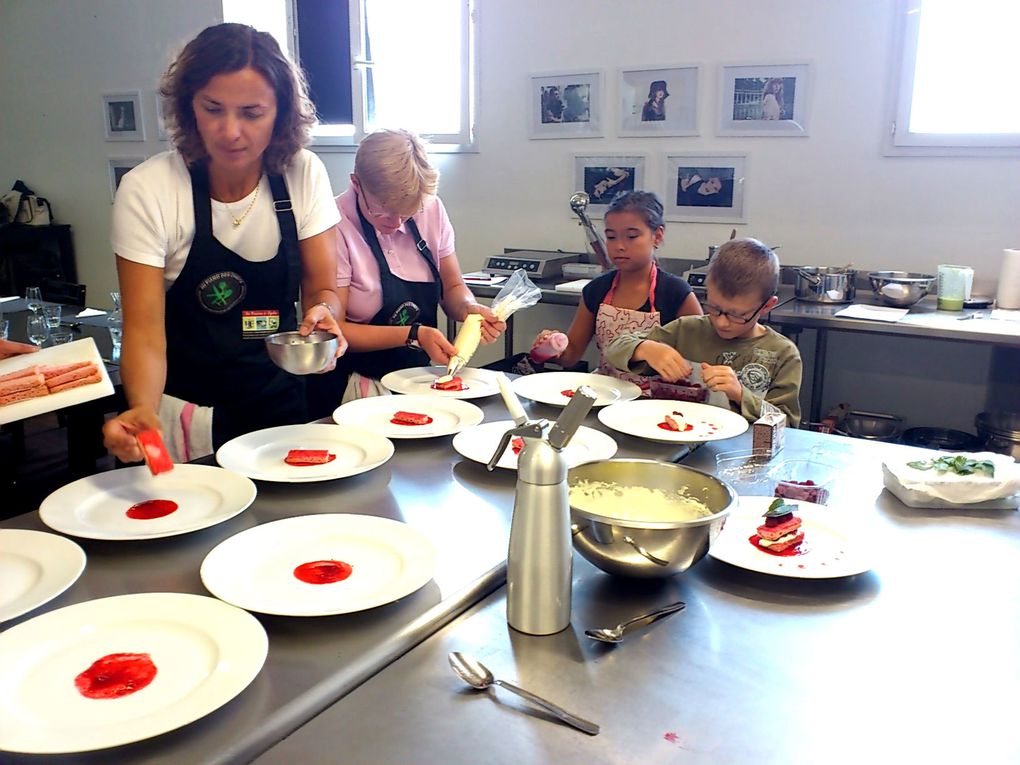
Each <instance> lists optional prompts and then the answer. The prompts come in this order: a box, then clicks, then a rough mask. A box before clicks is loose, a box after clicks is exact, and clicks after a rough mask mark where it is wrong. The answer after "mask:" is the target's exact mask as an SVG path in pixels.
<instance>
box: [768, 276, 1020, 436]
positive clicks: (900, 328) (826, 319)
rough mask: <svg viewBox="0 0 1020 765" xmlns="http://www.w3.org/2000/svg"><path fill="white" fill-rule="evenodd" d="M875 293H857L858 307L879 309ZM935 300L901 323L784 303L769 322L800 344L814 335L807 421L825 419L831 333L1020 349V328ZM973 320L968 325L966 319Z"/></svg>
mask: <svg viewBox="0 0 1020 765" xmlns="http://www.w3.org/2000/svg"><path fill="white" fill-rule="evenodd" d="M879 302H880V301H879V300H878V299H877V298H876V297H875V295H874V293H872V292H858V293H857V298H856V299H855V300H854V303H860V304H864V305H878V304H879ZM937 303H938V301H937V299H936V297H935V296H934V295H929V296H927V297H925V298H923V299H922V300H921V301H920V302H918V303H916V304H915V305H913V306H911V307H910V312H909V313H907V315H906V316H904V317H903V318H902V319H900V320H899V321H896V322H888V321H869V320H867V319H850V318H845V317H842V316H836V315H835V314H836V312H837V311H841V310H842V309H844V308H846V307H847V305H848V304H846V303H811V302H806V301H800V300H790V301H787V302H784V303H781V304H780V305H778V306H777V307H776V308H774V309H773V310H772V312H771V313H770V314H769V316H768V323H769V324H771V325H772V326H774V327H776V328H777V329H779V330H780V331H781V332H783V333H784V334H786V335H789V336H791V337H793V338H794V339H796V338H797V337H798V336H799V334H800V332H801V330H804V329H813V330H815V347H814V366H813V369H812V376H811V402H810V404H809V406H808V408H807V416H808V419H809V420H810V421H812V422H817V421H818V420H819V419H820V417H821V415H822V411H821V409H822V395H823V389H824V385H825V360H826V359H825V357H826V352H827V348H828V333H829V332H830V331H832V332H857V333H865V334H872V335H894V336H897V337H905V338H916V339H938V340H950V341H955V342H967V343H982V344H984V345H993V346H998V347H1002V348H1013V349H1020V323H1017V322H1005V321H993V320H991V319H988V318H985V317H987V314H988V310H987V309H982V310H979V311H975V310H967V311H940V310H938V307H937ZM967 316H970V317H972V318H970V319H969V320H967V321H960V319H961V318H963V317H967Z"/></svg>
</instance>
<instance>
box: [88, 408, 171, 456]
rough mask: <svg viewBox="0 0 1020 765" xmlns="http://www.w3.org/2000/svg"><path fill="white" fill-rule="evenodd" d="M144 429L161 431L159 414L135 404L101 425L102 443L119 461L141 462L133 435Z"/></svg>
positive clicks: (139, 448) (140, 451) (140, 454)
mask: <svg viewBox="0 0 1020 765" xmlns="http://www.w3.org/2000/svg"><path fill="white" fill-rule="evenodd" d="M145 430H156V431H159V432H160V433H161V434H162V432H163V428H162V426H161V425H160V422H159V416H158V415H157V414H156V412H155V411H153V410H152V408H150V407H147V406H136V407H134V408H133V409H128V410H127V411H126V412H122V413H121V414H119V415H117V416H116V417H114V418H113V419H112V420H108V421H107V422H106V424H105V425H103V445H104V446H105V447H106V448H107V449H109V450H110V453H111V454H113V456H114V457H116V458H117V459H119V460H120V461H121V462H141V460H142V450H141V447H139V446H138V441H136V440H135V437H136V436H137V435H138V434H139V433H141V432H142V431H145Z"/></svg>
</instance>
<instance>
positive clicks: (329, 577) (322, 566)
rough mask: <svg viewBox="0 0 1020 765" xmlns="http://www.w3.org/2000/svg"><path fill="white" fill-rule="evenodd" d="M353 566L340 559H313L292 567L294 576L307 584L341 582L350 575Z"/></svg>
mask: <svg viewBox="0 0 1020 765" xmlns="http://www.w3.org/2000/svg"><path fill="white" fill-rule="evenodd" d="M352 571H354V567H353V566H352V565H351V564H350V563H344V562H343V561H342V560H313V561H309V562H308V563H302V564H301V565H300V566H298V567H297V568H296V569H294V576H295V577H297V578H298V579H300V580H301V581H302V582H305V583H307V584H332V583H333V582H342V581H343V580H344V579H346V578H347V577H349V576H350V575H351V572H352Z"/></svg>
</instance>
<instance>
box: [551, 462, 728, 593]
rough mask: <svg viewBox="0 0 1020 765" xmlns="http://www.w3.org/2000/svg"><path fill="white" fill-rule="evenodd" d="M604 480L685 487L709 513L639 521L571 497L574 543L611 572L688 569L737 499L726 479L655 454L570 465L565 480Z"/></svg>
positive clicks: (637, 574) (627, 573) (649, 574)
mask: <svg viewBox="0 0 1020 765" xmlns="http://www.w3.org/2000/svg"><path fill="white" fill-rule="evenodd" d="M582 480H588V481H605V482H607V483H611V484H616V485H618V486H624V487H626V486H641V487H646V488H651V489H662V490H664V491H667V492H672V491H676V490H677V489H681V488H684V487H686V489H687V496H690V497H693V498H695V499H699V500H701V501H702V502H704V503H705V505H706V506H707V507H708V509H709V510H710V511H711V512H712V514H711V515H708V516H705V517H703V518H697V519H695V520H689V521H651V520H649V521H643V520H630V519H621V518H614V517H610V516H606V515H601V514H598V513H594V512H590V511H588V510H584V509H582V508H579V507H576V506H574V505H573V503H571V507H570V520H571V523H572V526H573V532H574V549H576V550H577V551H578V552H579V553H580V554H581V555H582V556H584V558H585V559H586V560H588V561H589V562H590V563H592V564H594V565H596V566H598V567H599V568H600V569H602V570H603V571H605V572H606V573H609V574H617V575H619V576H629V577H642V578H653V577H665V576H673V575H674V574H679V573H680V572H682V571H686V570H687V569H688V568H690V567H691V566H693V565H694V564H695V563H697V562H698V561H699V560H701V559H702V558H703V557H704V556H705V553H707V552H708V547H709V545H710V544H711V543H712V542H713V541H714V540H715V538H716V536H718V534H719V532H720V531H721V530H722V527H723V522H724V521H725V519H726V516H727V515H728V514H729V512H730V508H731V507H733V505H734V504H735V503H736V500H737V495H736V493H735V492H734V491H733V489H732V488H731V487H730V485H729V484H727V483H726V482H725V481H722V480H720V479H718V478H716V477H715V476H712V475H709V474H708V473H702V472H701V471H700V470H695V469H693V468H689V467H684V466H683V465H674V464H672V463H669V462H656V461H654V460H628V459H613V460H599V461H596V462H588V463H585V464H583V465H578V466H577V467H574V468H571V470H570V471H569V473H568V474H567V481H568V484H570V485H573V484H575V483H576V482H578V481H582Z"/></svg>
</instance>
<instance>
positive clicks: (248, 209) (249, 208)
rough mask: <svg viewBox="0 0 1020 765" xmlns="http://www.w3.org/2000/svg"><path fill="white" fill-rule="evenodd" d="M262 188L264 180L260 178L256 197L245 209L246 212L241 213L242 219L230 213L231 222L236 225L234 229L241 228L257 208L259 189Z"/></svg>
mask: <svg viewBox="0 0 1020 765" xmlns="http://www.w3.org/2000/svg"><path fill="white" fill-rule="evenodd" d="M260 188H262V179H261V178H259V183H258V185H257V186H256V187H255V196H253V197H252V198H251V201H250V202H249V203H248V206H247V207H245V208H244V212H243V213H241V217H240V218H235V217H234V213H233V212H231V213H230V220H231V222H232V223H233V224H234V228H237V227H238V226H240V225H241V224H242V223H243V222H244V219H245V218H247V217H248V213H250V212H251V210H252V208H253V207H254V206H255V200H256V199H258V198H259V189H260ZM227 210H230V208H229V207H228V208H227Z"/></svg>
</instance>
